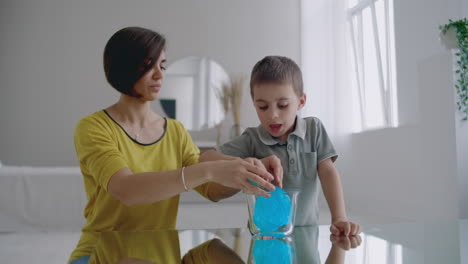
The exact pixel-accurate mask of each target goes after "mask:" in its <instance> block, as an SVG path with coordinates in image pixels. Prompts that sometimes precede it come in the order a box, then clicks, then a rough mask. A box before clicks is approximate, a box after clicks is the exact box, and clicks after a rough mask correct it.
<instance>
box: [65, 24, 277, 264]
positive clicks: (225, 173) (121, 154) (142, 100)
mask: <svg viewBox="0 0 468 264" xmlns="http://www.w3.org/2000/svg"><path fill="white" fill-rule="evenodd" d="M165 62H166V59H165V39H164V37H163V36H161V35H160V34H158V33H156V32H154V31H151V30H148V29H144V28H139V27H129V28H124V29H121V30H119V31H117V32H116V33H115V34H114V35H113V36H112V37H111V38H110V39H109V41H108V43H107V44H106V47H105V50H104V70H105V74H106V78H107V81H108V82H109V83H110V85H111V86H112V87H114V88H115V89H116V90H117V91H119V92H120V93H121V96H120V99H119V100H118V102H117V103H115V104H114V105H111V106H109V107H107V108H106V109H104V110H102V111H98V112H96V113H94V114H92V115H90V116H87V117H85V118H83V119H81V120H80V121H79V122H78V125H77V127H76V130H75V148H76V152H77V156H78V159H79V162H80V168H81V172H82V173H83V176H84V185H85V189H86V194H87V198H88V203H87V205H86V207H85V210H84V215H85V218H86V224H85V226H84V227H83V229H82V231H83V233H82V236H81V239H80V241H79V242H78V245H77V248H76V249H75V250H74V251H73V253H72V255H71V258H70V260H73V261H72V263H87V259H88V256H90V254H91V251H92V248H93V246H94V244H95V243H96V240H97V237H98V234H99V232H103V231H111V230H148V229H157V228H172V229H173V228H175V224H176V217H177V209H178V203H179V194H180V193H181V192H184V191H187V190H188V189H191V188H193V189H195V190H196V191H197V192H199V193H200V194H201V195H203V196H204V197H206V198H208V199H210V200H213V201H218V200H220V199H223V198H226V197H229V196H231V195H233V194H234V193H236V192H237V191H238V190H239V189H242V190H246V191H249V192H253V193H256V194H258V195H262V196H265V197H269V193H268V192H267V191H265V190H273V189H274V186H273V185H272V184H271V183H270V181H271V180H273V179H274V177H273V176H272V175H271V174H270V173H268V172H267V170H266V169H265V165H266V167H268V168H270V169H271V168H272V169H273V174H275V175H277V176H275V177H276V181H278V180H279V178H280V177H281V165H280V163H279V160H278V159H277V158H276V157H274V156H272V157H268V158H265V159H263V160H262V161H261V162H260V161H259V160H255V159H248V160H241V159H236V158H233V159H232V160H224V161H208V162H202V163H199V160H198V159H199V149H198V148H197V147H196V146H195V145H194V143H193V142H192V139H191V138H190V135H189V134H188V132H187V131H186V130H185V128H184V127H183V125H182V124H181V123H180V122H178V121H176V120H173V119H169V118H163V117H161V116H160V115H158V114H157V113H155V112H153V111H152V110H151V107H150V103H151V102H152V101H154V100H156V99H157V98H158V94H159V91H160V89H161V88H162V84H163V80H164V70H165V66H164V65H165ZM262 162H263V163H262ZM249 180H251V181H254V182H256V183H257V184H259V185H260V186H262V187H263V188H265V190H262V189H261V188H259V187H256V186H254V185H253V184H251V183H249ZM80 261H81V262H80Z"/></svg>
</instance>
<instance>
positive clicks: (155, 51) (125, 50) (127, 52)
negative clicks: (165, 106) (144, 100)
mask: <svg viewBox="0 0 468 264" xmlns="http://www.w3.org/2000/svg"><path fill="white" fill-rule="evenodd" d="M165 47H166V39H165V38H164V37H163V36H162V35H161V34H159V33H157V32H155V31H152V30H149V29H146V28H141V27H127V28H123V29H121V30H119V31H117V32H116V33H114V35H112V37H111V38H110V39H109V41H108V42H107V44H106V47H105V48H104V72H105V74H106V79H107V81H108V82H109V84H110V85H111V86H112V87H114V88H115V89H116V90H117V91H119V92H121V93H123V94H127V95H130V96H135V95H134V93H133V86H134V85H135V83H136V81H138V79H140V78H141V76H143V75H144V74H145V73H146V72H147V71H148V70H149V69H151V68H152V67H153V66H154V64H155V63H156V61H157V60H158V58H159V56H160V55H161V52H162V51H163V50H164V49H165Z"/></svg>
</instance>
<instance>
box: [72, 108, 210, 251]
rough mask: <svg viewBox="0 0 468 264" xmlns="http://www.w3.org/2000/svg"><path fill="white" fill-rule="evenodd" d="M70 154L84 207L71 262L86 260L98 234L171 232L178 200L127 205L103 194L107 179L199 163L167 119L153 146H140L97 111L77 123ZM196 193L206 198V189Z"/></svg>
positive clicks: (178, 129) (186, 137)
mask: <svg viewBox="0 0 468 264" xmlns="http://www.w3.org/2000/svg"><path fill="white" fill-rule="evenodd" d="M75 149H76V153H77V156H78V159H79V163H80V169H81V172H82V174H83V179H84V187H85V190H86V196H87V199H88V202H87V204H86V207H85V209H84V217H85V218H86V224H85V225H84V227H83V229H82V235H81V238H80V240H79V242H78V245H77V247H76V249H75V250H74V251H73V252H72V254H71V257H70V260H74V259H76V258H78V257H82V256H90V255H91V253H92V250H93V247H94V245H95V244H96V241H97V237H98V235H99V232H104V231H114V230H125V231H130V230H131V231H134V230H151V229H158V228H164V229H174V228H175V225H176V218H177V210H178V205H179V195H175V196H174V197H172V198H169V199H166V200H164V201H159V202H156V203H151V204H142V205H135V206H126V205H124V204H123V203H121V202H120V201H118V200H117V199H116V198H114V197H113V196H112V195H110V194H109V193H108V190H107V185H108V183H109V180H110V178H111V176H112V175H114V174H115V173H116V172H117V171H119V170H120V169H123V168H129V169H130V170H131V171H132V172H133V173H141V172H149V171H168V170H175V169H178V168H181V167H183V166H190V165H193V164H196V163H198V159H199V155H200V151H199V149H198V147H197V146H195V144H194V143H193V141H192V139H191V137H190V135H189V133H188V132H187V130H186V129H185V128H184V126H183V125H182V124H181V123H180V122H178V121H176V120H174V119H170V118H166V122H165V127H164V133H163V135H162V137H161V138H160V139H159V140H157V141H156V142H154V143H151V144H141V143H138V142H137V141H135V140H133V139H132V138H131V137H130V136H129V135H128V134H127V133H126V132H125V130H124V129H123V128H122V127H121V126H120V125H119V124H118V123H117V122H115V121H114V120H113V119H112V118H111V117H110V116H109V115H108V114H107V112H105V111H99V112H96V113H94V114H92V115H90V116H87V117H84V118H83V119H81V120H80V121H79V122H78V125H77V127H76V130H75ZM75 188H79V187H78V186H76V187H75ZM195 189H196V191H197V192H199V193H200V194H201V195H203V196H205V197H207V191H208V184H204V185H201V186H199V187H197V188H195Z"/></svg>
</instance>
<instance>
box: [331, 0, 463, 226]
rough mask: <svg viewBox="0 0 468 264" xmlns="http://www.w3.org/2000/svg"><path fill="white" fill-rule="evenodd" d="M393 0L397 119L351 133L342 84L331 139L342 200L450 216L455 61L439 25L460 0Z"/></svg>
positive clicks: (408, 214) (453, 210)
mask: <svg viewBox="0 0 468 264" xmlns="http://www.w3.org/2000/svg"><path fill="white" fill-rule="evenodd" d="M394 3H395V4H394V7H395V12H394V16H395V18H394V21H395V46H396V60H397V83H398V99H399V111H400V120H401V121H402V125H401V126H400V127H398V128H394V129H380V130H375V131H367V132H363V133H359V134H352V133H350V131H351V124H350V123H349V120H350V116H349V109H350V107H351V105H350V103H349V101H348V100H347V98H349V97H346V95H347V94H348V93H349V91H347V90H346V87H345V86H343V87H342V88H340V90H339V91H338V92H337V93H336V94H340V95H343V96H341V97H337V105H338V108H339V110H337V120H336V122H337V123H336V127H337V128H338V130H339V131H337V132H338V134H337V138H336V142H337V148H338V149H339V150H340V151H341V154H342V159H341V160H340V161H339V162H338V166H339V168H340V170H341V172H342V178H343V182H344V186H345V194H346V197H347V204H348V207H350V208H355V209H358V210H362V209H363V208H366V210H367V211H370V212H374V213H376V214H380V215H388V216H391V217H397V218H402V219H420V220H423V219H433V220H434V219H453V218H455V217H457V214H458V200H457V198H458V197H457V195H456V193H457V191H458V188H457V180H458V178H457V176H456V175H457V154H456V139H455V126H456V123H455V119H454V111H455V109H454V104H455V103H454V97H453V89H452V68H451V67H452V63H451V54H450V51H448V50H446V49H445V48H444V47H443V46H442V44H441V43H440V41H439V39H438V37H439V29H438V25H440V24H444V23H447V22H448V19H449V18H457V17H459V16H460V14H459V10H460V3H461V2H460V1H458V0H452V1H438V0H414V1H405V0H395V1H394ZM467 147H468V145H466V144H465V146H464V148H465V149H466V148H467ZM363 205H366V207H363Z"/></svg>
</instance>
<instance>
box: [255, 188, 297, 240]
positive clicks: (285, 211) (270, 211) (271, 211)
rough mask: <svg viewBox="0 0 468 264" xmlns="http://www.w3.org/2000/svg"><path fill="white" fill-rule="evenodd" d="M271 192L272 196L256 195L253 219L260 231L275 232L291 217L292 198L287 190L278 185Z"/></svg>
mask: <svg viewBox="0 0 468 264" xmlns="http://www.w3.org/2000/svg"><path fill="white" fill-rule="evenodd" d="M252 183H253V184H254V185H257V184H256V183H254V182H252ZM257 186H258V185H257ZM270 193H271V197H270V198H265V197H263V196H257V197H256V202H255V212H254V217H253V221H254V223H255V226H257V227H258V228H259V229H260V232H275V231H277V230H278V229H279V228H280V227H282V226H284V225H286V224H288V223H289V222H290V219H291V206H292V205H291V199H290V198H289V196H288V195H287V194H286V192H285V191H284V190H283V189H281V188H280V187H277V186H276V189H275V190H274V191H271V192H270Z"/></svg>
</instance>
